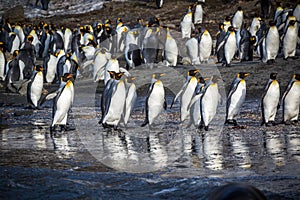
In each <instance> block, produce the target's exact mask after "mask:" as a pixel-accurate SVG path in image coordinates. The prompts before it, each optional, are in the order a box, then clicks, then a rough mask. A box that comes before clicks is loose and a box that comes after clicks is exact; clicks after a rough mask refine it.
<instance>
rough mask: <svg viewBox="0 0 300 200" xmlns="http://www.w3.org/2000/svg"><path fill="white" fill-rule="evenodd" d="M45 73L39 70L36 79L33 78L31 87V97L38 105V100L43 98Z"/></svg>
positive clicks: (35, 104)
mask: <svg viewBox="0 0 300 200" xmlns="http://www.w3.org/2000/svg"><path fill="white" fill-rule="evenodd" d="M43 82H44V78H43V73H42V72H37V74H36V75H35V77H34V79H33V80H32V84H31V88H30V99H31V101H32V103H33V104H34V106H36V107H37V102H38V100H39V99H40V98H41V94H42V90H43Z"/></svg>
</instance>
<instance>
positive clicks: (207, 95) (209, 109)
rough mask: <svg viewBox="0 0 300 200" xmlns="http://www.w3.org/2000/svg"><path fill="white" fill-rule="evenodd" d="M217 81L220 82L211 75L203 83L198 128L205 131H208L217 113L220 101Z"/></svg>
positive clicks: (216, 77)
mask: <svg viewBox="0 0 300 200" xmlns="http://www.w3.org/2000/svg"><path fill="white" fill-rule="evenodd" d="M218 80H220V78H219V77H218V76H216V75H213V76H212V77H211V79H210V80H209V81H208V82H207V83H205V86H204V89H203V92H202V96H201V98H200V111H201V124H200V126H199V128H202V127H203V126H204V130H205V131H208V127H209V124H210V122H211V121H212V120H213V118H214V117H215V115H216V113H217V107H218V103H219V101H220V94H219V89H218Z"/></svg>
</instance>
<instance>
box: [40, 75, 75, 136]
mask: <svg viewBox="0 0 300 200" xmlns="http://www.w3.org/2000/svg"><path fill="white" fill-rule="evenodd" d="M52 96H54V97H55V98H54V102H53V112H52V118H53V119H52V124H51V126H50V131H51V133H52V132H53V131H56V127H57V125H59V126H60V128H61V130H65V131H68V130H74V128H72V127H70V126H68V125H67V118H68V112H69V110H70V108H71V106H72V104H73V100H74V85H73V74H69V73H67V74H64V75H63V76H62V77H61V84H60V87H59V89H58V90H57V92H55V93H54V94H53V95H52V94H49V95H48V98H47V97H46V99H47V100H48V99H49V98H50V97H52Z"/></svg>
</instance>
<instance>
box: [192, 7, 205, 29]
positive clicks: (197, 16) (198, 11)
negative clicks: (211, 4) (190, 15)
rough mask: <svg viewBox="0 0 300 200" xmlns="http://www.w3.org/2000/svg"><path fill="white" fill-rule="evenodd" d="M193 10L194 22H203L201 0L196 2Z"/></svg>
mask: <svg viewBox="0 0 300 200" xmlns="http://www.w3.org/2000/svg"><path fill="white" fill-rule="evenodd" d="M194 7H195V11H194V24H202V22H203V14H204V11H203V7H202V3H201V2H197V3H196V4H195V5H194Z"/></svg>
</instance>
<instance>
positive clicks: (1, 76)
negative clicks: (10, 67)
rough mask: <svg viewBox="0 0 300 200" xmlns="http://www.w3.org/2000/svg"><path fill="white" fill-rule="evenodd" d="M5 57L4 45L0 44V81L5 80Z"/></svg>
mask: <svg viewBox="0 0 300 200" xmlns="http://www.w3.org/2000/svg"><path fill="white" fill-rule="evenodd" d="M6 62H7V61H6V57H5V52H4V43H3V42H0V81H4V80H5V76H6V73H7V70H6Z"/></svg>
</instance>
